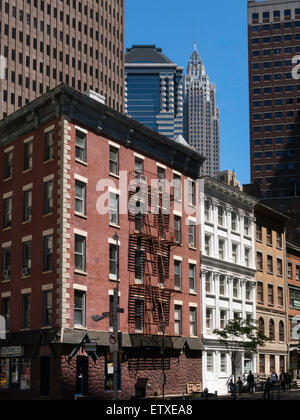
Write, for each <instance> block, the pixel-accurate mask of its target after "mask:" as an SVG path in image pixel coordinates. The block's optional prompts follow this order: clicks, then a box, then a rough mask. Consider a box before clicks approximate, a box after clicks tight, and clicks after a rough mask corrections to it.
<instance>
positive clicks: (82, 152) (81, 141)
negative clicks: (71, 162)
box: [75, 130, 86, 162]
mask: <svg viewBox="0 0 300 420" xmlns="http://www.w3.org/2000/svg"><path fill="white" fill-rule="evenodd" d="M75 157H76V159H77V160H79V161H81V162H86V134H85V133H84V132H83V131H80V130H76V145H75Z"/></svg>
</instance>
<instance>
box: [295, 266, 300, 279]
mask: <svg viewBox="0 0 300 420" xmlns="http://www.w3.org/2000/svg"><path fill="white" fill-rule="evenodd" d="M296 280H297V281H300V265H296Z"/></svg>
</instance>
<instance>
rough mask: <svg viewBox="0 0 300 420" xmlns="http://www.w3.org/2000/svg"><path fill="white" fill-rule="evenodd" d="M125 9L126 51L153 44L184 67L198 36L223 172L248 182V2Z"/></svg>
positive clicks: (142, 3)
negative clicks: (214, 104)
mask: <svg viewBox="0 0 300 420" xmlns="http://www.w3.org/2000/svg"><path fill="white" fill-rule="evenodd" d="M125 9H126V14H125V21H126V22H125V23H126V30H125V45H126V47H130V46H131V45H132V44H155V45H156V46H157V47H160V48H162V49H163V52H164V54H165V55H166V56H168V57H169V58H170V59H171V60H172V61H174V62H175V63H177V64H178V65H180V66H184V68H185V69H186V66H187V62H188V60H189V57H190V55H191V53H192V51H193V45H194V40H195V32H196V41H197V45H198V50H199V53H200V55H201V57H202V59H203V63H204V65H205V68H206V72H207V74H208V75H209V76H210V79H211V80H212V82H213V83H215V84H216V87H217V101H218V106H219V108H220V134H221V169H235V171H236V172H237V176H238V179H239V180H240V181H241V182H242V183H248V182H250V146H249V93H248V46H247V42H248V41H247V0H227V1H224V0H215V1H206V0H185V1H184V0H126V1H125ZM195 28H196V31H195Z"/></svg>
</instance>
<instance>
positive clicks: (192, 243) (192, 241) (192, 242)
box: [189, 221, 196, 248]
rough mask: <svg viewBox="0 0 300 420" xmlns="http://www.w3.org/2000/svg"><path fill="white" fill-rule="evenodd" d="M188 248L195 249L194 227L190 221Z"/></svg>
mask: <svg viewBox="0 0 300 420" xmlns="http://www.w3.org/2000/svg"><path fill="white" fill-rule="evenodd" d="M189 246H190V247H192V248H196V225H195V223H194V222H192V221H189Z"/></svg>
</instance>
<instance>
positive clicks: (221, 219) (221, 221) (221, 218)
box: [218, 206, 224, 226]
mask: <svg viewBox="0 0 300 420" xmlns="http://www.w3.org/2000/svg"><path fill="white" fill-rule="evenodd" d="M218 224H219V226H223V225H224V209H223V207H221V206H219V207H218Z"/></svg>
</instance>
